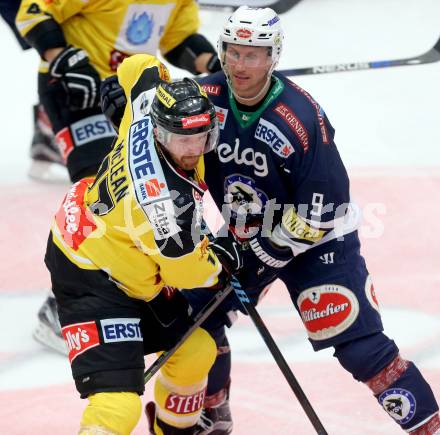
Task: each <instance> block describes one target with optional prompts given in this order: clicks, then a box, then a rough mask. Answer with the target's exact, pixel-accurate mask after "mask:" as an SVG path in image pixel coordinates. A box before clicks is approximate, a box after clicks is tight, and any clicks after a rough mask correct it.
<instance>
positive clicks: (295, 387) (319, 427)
mask: <svg viewBox="0 0 440 435" xmlns="http://www.w3.org/2000/svg"><path fill="white" fill-rule="evenodd" d="M231 284H232V287H233V288H234V290H235V293H236V294H237V297H238V299H239V300H240V302H241V303H242V305H243V307H244V308H245V310H246V311H247V313H248V314H249V317H250V318H251V319H252V321H253V322H254V325H255V327H256V328H257V330H258V332H259V333H260V335H261V337H262V338H263V340H264V342H265V343H266V346H267V347H268V349H269V351H270V353H271V354H272V356H273V358H274V360H275V362H276V363H277V365H278V367H279V368H280V370H281V372H282V373H283V375H284V377H285V378H286V381H287V383H288V384H289V386H290V388H291V389H292V391H293V392H294V394H295V396H296V398H297V399H298V402H299V404H300V405H301V406H302V408H303V409H304V412H305V413H306V414H307V417H308V418H309V420H310V422H311V423H312V425H313V427H314V428H315V430H316V433H317V434H319V435H327V431H326V430H325V428H324V426H323V424H322V423H321V421H320V420H319V417H318V415H317V414H316V412H315V410H314V409H313V407H312V405H311V404H310V402H309V399H307V396H306V395H305V393H304V391H303V390H302V388H301V386H300V385H299V383H298V381H297V380H296V377H295V375H294V374H293V372H292V370H291V369H290V367H289V365H288V364H287V361H286V360H285V359H284V356H283V354H282V353H281V351H280V349H279V348H278V346H277V344H276V343H275V340H274V339H273V337H272V335H271V334H270V332H269V330H268V329H267V327H266V325H265V324H264V322H263V319H262V318H261V317H260V315H259V314H258V311H257V309H256V308H255V307H254V306H253V305H252V303H251V301H250V300H249V298H248V296H247V295H246V293H245V291H244V290H243V289H242V287H241V285H240V283H239V282H238V280H237V278H235V277H233V278H232V281H231Z"/></svg>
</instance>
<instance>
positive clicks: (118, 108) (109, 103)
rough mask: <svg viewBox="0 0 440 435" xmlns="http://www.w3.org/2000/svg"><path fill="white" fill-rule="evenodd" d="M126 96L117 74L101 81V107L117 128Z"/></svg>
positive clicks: (125, 102) (122, 113)
mask: <svg viewBox="0 0 440 435" xmlns="http://www.w3.org/2000/svg"><path fill="white" fill-rule="evenodd" d="M126 104H127V98H126V97H125V93H124V89H123V88H122V86H121V85H120V84H119V82H118V77H117V76H110V77H108V78H106V79H105V80H103V81H102V83H101V109H102V111H103V113H104V115H105V116H106V117H107V119H108V120H109V121H110V122H111V123H112V124H113V127H114V129H115V130H116V131H118V130H119V126H120V124H121V120H122V117H123V116H124V111H125V106H126Z"/></svg>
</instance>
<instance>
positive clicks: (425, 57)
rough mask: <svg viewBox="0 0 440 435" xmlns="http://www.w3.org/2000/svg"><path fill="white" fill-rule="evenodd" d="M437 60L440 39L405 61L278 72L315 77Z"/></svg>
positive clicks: (316, 67) (438, 57)
mask: <svg viewBox="0 0 440 435" xmlns="http://www.w3.org/2000/svg"><path fill="white" fill-rule="evenodd" d="M439 60H440V39H439V40H438V41H437V43H436V44H435V45H434V47H433V48H431V49H430V50H429V51H427V52H426V53H423V54H421V55H419V56H415V57H408V58H406V59H395V60H379V61H374V62H349V63H335V64H333V65H318V66H309V67H305V68H292V69H284V70H280V72H281V73H283V74H284V75H286V76H302V75H310V74H312V75H315V74H327V73H335V72H346V71H362V70H366V69H377V68H389V67H393V66H408V65H421V64H424V63H433V62H438V61H439Z"/></svg>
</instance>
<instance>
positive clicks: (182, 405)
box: [165, 389, 206, 414]
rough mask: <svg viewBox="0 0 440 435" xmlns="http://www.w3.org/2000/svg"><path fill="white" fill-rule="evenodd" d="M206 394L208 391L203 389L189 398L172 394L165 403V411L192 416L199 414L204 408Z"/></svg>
mask: <svg viewBox="0 0 440 435" xmlns="http://www.w3.org/2000/svg"><path fill="white" fill-rule="evenodd" d="M205 392H206V390H205V389H203V390H202V391H198V392H197V393H194V394H190V395H189V396H181V395H180V394H170V395H169V396H168V397H167V400H166V402H165V409H168V410H170V411H172V412H174V413H176V414H192V413H194V412H197V411H198V410H199V409H200V408H201V407H202V406H203V402H204V400H205Z"/></svg>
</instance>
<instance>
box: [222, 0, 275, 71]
mask: <svg viewBox="0 0 440 435" xmlns="http://www.w3.org/2000/svg"><path fill="white" fill-rule="evenodd" d="M283 38H284V34H283V30H282V28H281V23H280V17H279V16H278V15H277V14H276V12H275V11H274V10H272V9H270V8H251V7H249V6H240V7H239V8H238V9H237V10H236V11H235V12H234V13H233V14H232V15H231V16H230V17H229V19H228V21H227V22H226V24H225V25H224V27H223V31H222V33H221V34H220V36H219V39H218V44H217V50H218V54H219V58H220V61H221V62H222V66H224V58H225V51H226V45H227V43H232V44H239V45H249V46H253V47H269V48H271V56H272V66H271V68H270V71H269V74H271V73H272V71H273V70H274V69H275V67H276V65H277V64H278V61H279V59H280V55H281V51H282V49H283Z"/></svg>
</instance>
